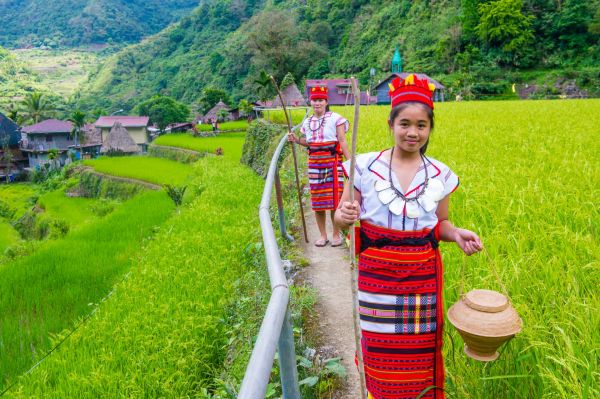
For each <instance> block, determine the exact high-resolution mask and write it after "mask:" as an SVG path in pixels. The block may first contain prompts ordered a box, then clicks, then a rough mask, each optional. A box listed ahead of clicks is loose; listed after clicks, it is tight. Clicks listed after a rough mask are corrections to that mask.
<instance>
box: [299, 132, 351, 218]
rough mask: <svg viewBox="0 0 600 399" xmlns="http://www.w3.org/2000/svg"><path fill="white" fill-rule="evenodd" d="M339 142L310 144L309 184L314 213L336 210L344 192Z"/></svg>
mask: <svg viewBox="0 0 600 399" xmlns="http://www.w3.org/2000/svg"><path fill="white" fill-rule="evenodd" d="M340 161H341V154H340V147H339V143H338V142H337V141H328V142H324V143H310V148H309V155H308V182H309V185H310V198H311V205H312V209H313V211H328V210H335V209H336V208H337V206H338V203H339V201H340V197H341V196H342V192H343V191H344V173H343V170H342V164H341V162H340Z"/></svg>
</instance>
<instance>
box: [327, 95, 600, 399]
mask: <svg viewBox="0 0 600 399" xmlns="http://www.w3.org/2000/svg"><path fill="white" fill-rule="evenodd" d="M599 110H600V101H599V100H571V101H514V102H463V103H445V104H437V103H436V110H435V113H436V115H435V116H436V128H435V131H434V132H433V134H432V136H431V139H430V145H429V147H428V150H427V155H429V156H431V157H434V158H436V159H439V160H440V161H442V162H444V163H446V164H447V165H448V166H449V167H450V168H451V169H453V170H454V171H455V172H456V173H457V174H458V175H459V176H460V179H461V185H460V187H459V189H458V190H457V191H456V192H455V193H454V194H453V195H452V197H451V200H450V220H451V221H453V222H454V223H455V224H456V225H458V226H462V227H465V228H468V229H472V230H474V231H476V232H477V233H478V234H479V235H480V236H481V238H482V240H483V242H484V245H485V246H486V248H487V250H488V251H489V253H490V258H489V259H488V258H487V257H486V256H485V255H484V254H478V255H476V256H473V257H471V258H468V259H465V257H464V256H463V255H462V253H461V252H460V250H459V249H458V247H456V245H454V244H448V243H445V244H442V253H443V256H444V262H445V263H444V267H445V276H444V277H445V284H446V285H445V304H446V309H447V308H448V307H449V306H450V305H451V304H452V303H454V302H455V301H456V300H457V299H458V296H459V288H460V282H461V279H460V268H461V266H462V264H463V262H466V277H465V281H464V284H465V289H466V290H470V289H473V288H487V289H494V290H500V286H499V284H498V283H497V282H496V279H495V278H494V274H493V272H492V269H491V268H492V266H493V267H495V268H497V270H498V271H499V273H500V276H501V279H502V282H503V283H504V284H505V285H506V288H507V290H508V293H509V294H510V298H511V300H512V303H513V305H514V306H515V308H516V309H517V311H518V312H519V314H520V316H521V318H522V320H523V331H522V332H521V333H520V334H519V335H518V336H517V337H516V338H515V339H513V340H512V341H511V342H510V343H509V344H508V345H506V346H505V347H504V348H503V349H502V353H501V356H500V358H499V359H498V360H497V361H495V362H492V363H487V364H486V363H480V362H477V361H474V360H470V359H469V358H467V357H465V355H464V354H463V343H462V340H461V338H460V336H459V335H458V334H457V332H456V330H455V329H454V328H453V327H452V326H451V325H450V324H449V323H446V331H448V332H449V334H448V335H447V337H446V338H447V339H446V341H445V351H444V352H445V359H446V360H445V363H446V370H447V373H446V375H447V384H446V390H447V392H448V397H450V398H473V399H476V398H523V399H526V398H588V399H591V398H597V397H600V369H599V363H600V360H599V359H600V356H599V351H600V312H599V309H600V295H598V293H599V288H598V287H600V246H599V237H600V207H599V206H598V198H600V158H599V157H598V154H600V128H599V126H600V113H599V112H598V111H599ZM336 111H337V112H340V113H342V114H343V115H345V116H347V117H348V118H351V117H352V116H353V108H351V107H346V108H338V109H337V110H336ZM388 113H389V107H384V106H378V107H362V108H361V110H360V128H359V135H358V142H357V145H358V153H361V152H369V151H379V150H382V149H384V148H389V147H390V146H391V145H392V138H391V136H390V133H389V130H388V128H387V124H386V119H387V115H388Z"/></svg>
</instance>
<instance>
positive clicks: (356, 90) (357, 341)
mask: <svg viewBox="0 0 600 399" xmlns="http://www.w3.org/2000/svg"><path fill="white" fill-rule="evenodd" d="M350 81H351V82H352V93H353V94H354V121H353V123H352V151H351V156H350V180H349V184H350V203H351V204H353V203H354V169H355V165H356V137H357V135H358V117H359V113H360V88H359V87H358V82H357V81H356V79H355V78H350ZM354 235H355V231H354V225H352V226H350V258H351V259H352V273H351V274H352V282H351V287H352V316H353V319H354V340H355V345H356V357H357V358H358V374H359V376H360V396H361V398H362V399H365V398H366V391H367V386H366V382H365V364H364V362H363V355H362V346H361V331H360V319H359V315H358V268H357V265H356V256H355V255H354V252H355V248H354V242H355V241H354Z"/></svg>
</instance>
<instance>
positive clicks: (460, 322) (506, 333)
mask: <svg viewBox="0 0 600 399" xmlns="http://www.w3.org/2000/svg"><path fill="white" fill-rule="evenodd" d="M448 320H449V321H450V323H451V324H452V325H453V326H454V327H455V328H456V329H457V330H458V332H459V333H460V335H461V336H462V338H463V340H464V341H465V353H466V354H467V356H469V357H471V358H473V359H476V360H481V361H486V362H489V361H492V360H496V359H497V358H498V356H499V355H498V352H497V349H498V348H499V347H500V346H501V345H502V344H503V343H504V342H506V341H508V340H509V339H510V338H512V337H513V336H514V335H515V334H517V333H518V332H519V331H521V325H522V321H521V318H520V317H519V315H518V314H517V312H516V310H515V309H514V308H513V307H512V305H511V304H510V301H509V300H508V298H507V297H506V296H504V295H502V294H501V293H499V292H496V291H490V290H480V289H477V290H472V291H470V292H469V293H467V294H466V295H463V296H462V297H461V299H460V300H459V301H458V302H456V303H455V304H454V305H452V306H451V307H450V309H448Z"/></svg>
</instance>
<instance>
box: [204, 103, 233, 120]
mask: <svg viewBox="0 0 600 399" xmlns="http://www.w3.org/2000/svg"><path fill="white" fill-rule="evenodd" d="M222 109H224V110H225V111H227V112H229V111H230V110H229V107H228V106H227V104H225V103H224V102H223V101H219V102H218V103H217V104H216V105H215V106H214V107H212V108H211V109H210V111H208V112H207V113H206V115H204V117H203V118H202V120H203V121H204V123H210V122H212V121H216V120H217V119H219V118H218V113H219V111H220V110H222Z"/></svg>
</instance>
